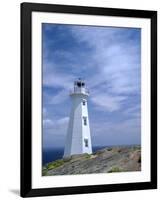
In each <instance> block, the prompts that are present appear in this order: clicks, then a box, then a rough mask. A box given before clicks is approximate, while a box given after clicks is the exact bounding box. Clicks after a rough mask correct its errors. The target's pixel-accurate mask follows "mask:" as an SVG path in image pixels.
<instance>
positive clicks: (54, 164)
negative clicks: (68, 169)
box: [46, 160, 65, 170]
mask: <svg viewBox="0 0 161 200" xmlns="http://www.w3.org/2000/svg"><path fill="white" fill-rule="evenodd" d="M64 163H65V161H64V160H56V161H54V162H51V163H48V164H47V165H46V169H47V170H51V169H55V168H57V167H60V166H61V165H63V164H64Z"/></svg>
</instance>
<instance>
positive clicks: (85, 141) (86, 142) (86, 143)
mask: <svg viewBox="0 0 161 200" xmlns="http://www.w3.org/2000/svg"><path fill="white" fill-rule="evenodd" d="M84 143H85V147H88V139H84Z"/></svg>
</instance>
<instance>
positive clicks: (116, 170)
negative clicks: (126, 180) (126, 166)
mask: <svg viewBox="0 0 161 200" xmlns="http://www.w3.org/2000/svg"><path fill="white" fill-rule="evenodd" d="M122 171H123V170H121V169H120V168H119V167H112V168H111V169H110V170H109V171H108V173H113V172H122Z"/></svg>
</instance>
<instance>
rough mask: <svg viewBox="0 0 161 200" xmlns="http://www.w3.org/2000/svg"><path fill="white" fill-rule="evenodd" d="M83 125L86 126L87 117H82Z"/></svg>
mask: <svg viewBox="0 0 161 200" xmlns="http://www.w3.org/2000/svg"><path fill="white" fill-rule="evenodd" d="M83 123H84V125H85V126H86V125H87V117H83Z"/></svg>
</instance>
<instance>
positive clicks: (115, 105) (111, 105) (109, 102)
mask: <svg viewBox="0 0 161 200" xmlns="http://www.w3.org/2000/svg"><path fill="white" fill-rule="evenodd" d="M124 99H125V97H123V96H110V95H108V94H96V95H94V96H93V97H91V100H92V101H93V102H94V103H95V104H96V105H97V108H98V109H101V110H106V111H110V112H112V111H116V110H119V109H120V107H121V102H122V101H123V100H124Z"/></svg>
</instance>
